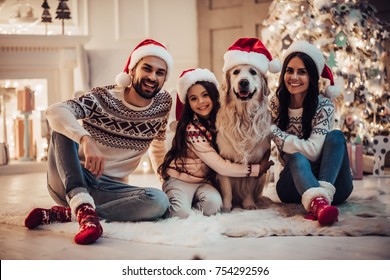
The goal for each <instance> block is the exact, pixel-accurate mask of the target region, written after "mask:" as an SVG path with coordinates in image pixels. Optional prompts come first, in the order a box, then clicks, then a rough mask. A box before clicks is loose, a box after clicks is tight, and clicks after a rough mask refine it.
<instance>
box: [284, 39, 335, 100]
mask: <svg viewBox="0 0 390 280" xmlns="http://www.w3.org/2000/svg"><path fill="white" fill-rule="evenodd" d="M295 52H300V53H304V54H306V55H308V56H309V57H310V58H311V59H312V60H313V61H314V64H315V65H316V68H317V71H318V76H319V77H322V78H324V79H328V80H329V81H330V86H327V87H326V88H325V94H326V96H327V97H329V98H330V99H335V98H336V97H338V96H339V95H340V93H341V90H340V88H339V87H337V86H335V85H334V80H333V74H332V71H331V70H330V68H329V67H328V66H327V65H326V64H325V57H324V55H323V54H322V52H321V51H320V49H318V48H317V47H315V46H314V45H312V44H310V43H309V42H307V41H295V42H293V43H292V44H291V46H290V47H289V48H288V49H287V50H286V52H285V53H284V60H285V59H286V58H287V56H289V55H290V54H292V53H295Z"/></svg>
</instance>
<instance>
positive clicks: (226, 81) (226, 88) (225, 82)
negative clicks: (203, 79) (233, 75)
mask: <svg viewBox="0 0 390 280" xmlns="http://www.w3.org/2000/svg"><path fill="white" fill-rule="evenodd" d="M230 89H231V84H230V74H229V71H228V72H226V73H225V74H224V75H223V77H222V83H221V92H222V93H223V94H222V98H223V99H224V101H225V103H226V104H229V102H230V99H231V96H230Z"/></svg>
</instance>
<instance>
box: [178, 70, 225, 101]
mask: <svg viewBox="0 0 390 280" xmlns="http://www.w3.org/2000/svg"><path fill="white" fill-rule="evenodd" d="M197 82H210V83H213V84H214V85H215V86H216V87H217V88H218V86H219V84H218V81H217V78H216V77H215V75H214V73H213V72H211V71H210V70H209V69H206V68H204V69H202V68H196V69H193V68H192V69H188V70H184V71H183V73H181V75H180V78H179V80H178V81H177V87H176V88H177V94H178V96H179V99H180V102H181V103H183V104H185V103H186V96H187V91H188V89H189V88H190V87H192V86H193V85H194V84H195V83H197Z"/></svg>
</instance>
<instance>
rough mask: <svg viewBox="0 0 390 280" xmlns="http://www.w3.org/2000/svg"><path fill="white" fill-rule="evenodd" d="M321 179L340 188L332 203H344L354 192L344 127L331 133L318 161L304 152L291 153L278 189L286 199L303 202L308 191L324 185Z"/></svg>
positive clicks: (282, 197)
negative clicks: (311, 158) (321, 184)
mask: <svg viewBox="0 0 390 280" xmlns="http://www.w3.org/2000/svg"><path fill="white" fill-rule="evenodd" d="M318 181H326V182H329V183H331V184H332V185H333V186H334V187H335V188H336V192H335V194H334V197H333V202H332V204H339V203H342V202H344V201H345V200H346V199H347V198H348V197H349V196H350V194H351V193H352V190H353V184H352V175H351V170H350V165H349V158H348V152H347V145H346V142H345V138H344V135H343V133H342V132H341V131H340V130H333V131H330V132H329V133H328V134H327V136H326V138H325V142H324V146H323V149H322V155H321V157H320V158H319V159H318V160H317V161H315V162H311V161H310V160H309V159H307V158H306V157H305V156H304V155H303V154H301V153H294V154H291V155H287V161H286V165H285V167H284V169H283V170H282V172H280V177H279V181H278V182H277V184H276V191H277V194H278V196H279V198H280V200H281V201H282V202H287V203H300V202H301V197H302V194H303V193H304V192H305V191H307V190H308V189H309V188H316V187H319V186H320V184H319V182H318Z"/></svg>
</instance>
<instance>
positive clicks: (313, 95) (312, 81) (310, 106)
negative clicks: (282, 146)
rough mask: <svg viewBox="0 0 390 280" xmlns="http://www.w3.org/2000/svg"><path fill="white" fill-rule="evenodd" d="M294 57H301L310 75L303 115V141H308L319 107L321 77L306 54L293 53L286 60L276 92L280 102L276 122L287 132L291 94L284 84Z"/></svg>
mask: <svg viewBox="0 0 390 280" xmlns="http://www.w3.org/2000/svg"><path fill="white" fill-rule="evenodd" d="M294 57H299V58H300V59H301V60H302V61H303V63H304V65H305V68H306V71H307V73H308V75H309V88H308V90H307V94H306V96H305V99H304V100H303V113H302V132H303V139H308V138H309V137H310V134H311V131H312V121H313V118H314V115H315V113H316V110H317V106H318V95H319V86H318V82H319V75H318V70H317V67H316V65H315V63H314V61H313V60H312V59H311V58H310V56H308V55H307V54H305V53H301V52H293V53H291V54H290V55H288V56H287V57H286V59H285V60H284V63H283V67H282V73H281V75H280V77H279V86H278V88H277V90H276V97H277V98H278V100H279V113H278V116H277V118H276V120H275V122H276V124H277V125H278V127H279V128H280V129H281V130H283V131H286V129H287V127H288V124H289V118H288V107H289V105H290V95H291V94H290V92H289V91H288V90H287V87H286V85H285V83H284V75H285V73H286V68H287V65H288V63H289V62H290V60H291V59H292V58H294Z"/></svg>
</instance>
